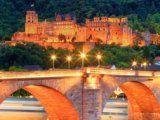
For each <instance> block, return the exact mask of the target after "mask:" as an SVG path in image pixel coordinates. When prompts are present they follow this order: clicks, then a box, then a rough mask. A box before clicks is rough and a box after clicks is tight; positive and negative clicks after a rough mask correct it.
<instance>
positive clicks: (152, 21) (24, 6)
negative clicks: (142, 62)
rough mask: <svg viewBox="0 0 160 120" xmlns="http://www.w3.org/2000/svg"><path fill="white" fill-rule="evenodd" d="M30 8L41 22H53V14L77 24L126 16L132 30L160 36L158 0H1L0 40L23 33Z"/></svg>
mask: <svg viewBox="0 0 160 120" xmlns="http://www.w3.org/2000/svg"><path fill="white" fill-rule="evenodd" d="M31 5H32V6H33V5H34V8H32V9H35V10H36V11H37V12H38V14H39V17H40V20H43V19H45V18H48V19H50V20H52V19H54V15H55V13H60V14H65V13H71V14H73V15H75V16H76V17H77V20H78V21H79V22H84V21H85V18H93V17H94V16H104V15H105V16H128V17H129V23H130V26H131V27H132V28H133V29H134V30H138V31H150V32H151V33H159V34H160V1H159V0H0V8H1V9H0V40H4V39H8V40H9V39H10V37H11V35H12V34H13V33H14V32H15V31H17V30H18V31H23V30H24V16H25V12H26V11H27V10H29V9H30V6H31Z"/></svg>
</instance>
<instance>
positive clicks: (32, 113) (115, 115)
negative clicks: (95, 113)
mask: <svg viewBox="0 0 160 120" xmlns="http://www.w3.org/2000/svg"><path fill="white" fill-rule="evenodd" d="M12 119H14V120H46V119H47V114H46V113H45V111H44V109H43V107H42V106H41V104H40V103H39V101H37V100H36V99H34V98H32V99H30V98H25V99H24V98H18V99H15V98H14V99H13V98H8V99H6V100H5V101H4V102H3V103H2V104H0V120H12ZM101 120H128V103H127V101H120V100H109V101H107V102H106V105H105V108H104V109H103V113H102V117H101Z"/></svg>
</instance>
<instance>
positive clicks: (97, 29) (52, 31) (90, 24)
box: [12, 11, 132, 46]
mask: <svg viewBox="0 0 160 120" xmlns="http://www.w3.org/2000/svg"><path fill="white" fill-rule="evenodd" d="M131 36H132V31H131V29H130V28H129V27H128V20H127V18H108V17H101V18H100V17H95V18H94V19H93V20H89V19H87V20H86V23H85V24H83V25H79V24H78V23H76V21H75V18H72V16H71V15H68V14H67V15H65V16H61V15H56V20H55V21H47V20H45V21H43V22H39V21H38V14H37V13H36V12H35V11H27V14H26V23H25V32H16V33H15V34H14V35H13V37H12V40H14V41H25V42H26V41H28V42H36V43H37V42H40V41H41V42H43V41H45V42H48V44H51V43H52V42H58V43H60V42H94V43H98V44H112V43H115V44H118V45H122V46H126V45H132V37H131ZM60 37H61V38H60ZM62 37H63V38H62Z"/></svg>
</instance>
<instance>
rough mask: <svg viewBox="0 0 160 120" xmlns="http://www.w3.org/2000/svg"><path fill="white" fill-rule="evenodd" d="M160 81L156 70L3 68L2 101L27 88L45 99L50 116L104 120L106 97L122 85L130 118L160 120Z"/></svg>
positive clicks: (0, 75)
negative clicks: (8, 69)
mask: <svg viewBox="0 0 160 120" xmlns="http://www.w3.org/2000/svg"><path fill="white" fill-rule="evenodd" d="M159 81H160V72H155V71H134V70H111V69H104V68H91V67H87V68H84V69H80V70H66V69H64V70H62V69H55V70H45V71H21V72H4V71H1V72H0V88H1V91H0V102H2V101H3V100H4V99H5V98H7V97H8V96H9V95H11V94H12V93H13V92H15V91H17V90H18V89H21V88H23V89H25V90H26V91H28V92H30V93H31V94H32V95H33V96H35V97H36V98H37V99H38V100H39V101H40V102H41V104H42V106H43V107H44V109H45V110H46V112H47V115H48V118H49V119H50V120H55V119H56V120H100V119H101V118H100V116H101V114H102V110H103V108H104V105H105V103H106V100H107V99H109V97H110V96H111V95H112V94H113V91H114V90H116V89H117V87H120V88H121V89H122V90H123V91H124V93H125V94H126V96H127V98H128V101H129V118H128V119H129V120H160V82H159ZM62 110H63V112H62ZM55 111H56V112H55ZM55 113H56V114H55ZM0 119H1V118H0Z"/></svg>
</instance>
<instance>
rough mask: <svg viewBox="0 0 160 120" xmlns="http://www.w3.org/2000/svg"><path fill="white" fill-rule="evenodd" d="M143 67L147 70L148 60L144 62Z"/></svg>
mask: <svg viewBox="0 0 160 120" xmlns="http://www.w3.org/2000/svg"><path fill="white" fill-rule="evenodd" d="M142 65H143V67H144V70H146V67H147V62H143V64H142Z"/></svg>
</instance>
